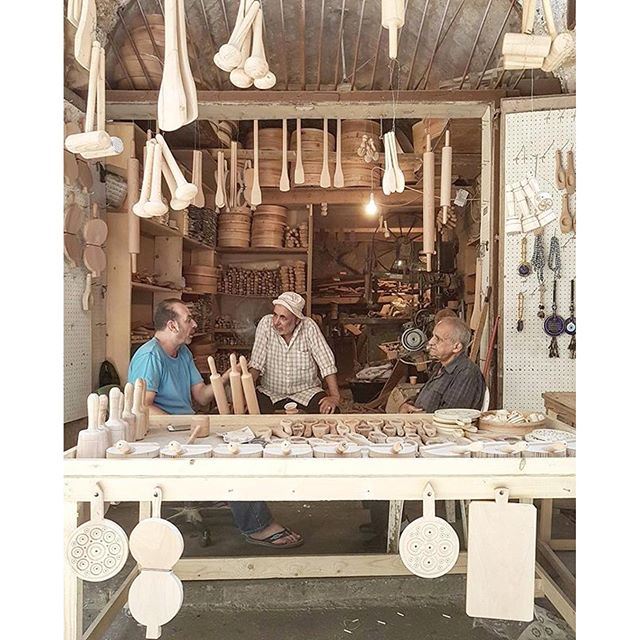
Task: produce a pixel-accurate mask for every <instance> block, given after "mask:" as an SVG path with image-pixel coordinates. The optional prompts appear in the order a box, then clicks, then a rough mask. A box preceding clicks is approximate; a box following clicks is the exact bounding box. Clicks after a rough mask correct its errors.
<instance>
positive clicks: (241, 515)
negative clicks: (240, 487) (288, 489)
mask: <svg viewBox="0 0 640 640" xmlns="http://www.w3.org/2000/svg"><path fill="white" fill-rule="evenodd" d="M229 508H230V509H231V513H232V514H233V520H234V522H235V523H236V527H238V529H240V531H242V533H244V534H245V535H249V534H251V533H256V532H258V531H262V529H264V528H265V527H268V526H269V525H270V524H271V523H272V522H273V516H272V515H271V511H270V510H269V507H268V506H267V503H266V502H263V501H262V500H260V501H255V502H229Z"/></svg>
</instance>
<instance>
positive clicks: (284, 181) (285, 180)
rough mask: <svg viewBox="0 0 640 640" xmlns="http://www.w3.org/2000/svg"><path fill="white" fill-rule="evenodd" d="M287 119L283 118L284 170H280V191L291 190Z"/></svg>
mask: <svg viewBox="0 0 640 640" xmlns="http://www.w3.org/2000/svg"><path fill="white" fill-rule="evenodd" d="M287 134H288V132H287V120H286V118H284V119H283V120H282V171H281V172H280V191H289V189H290V188H291V186H290V184H289V171H288V167H289V163H288V162H287Z"/></svg>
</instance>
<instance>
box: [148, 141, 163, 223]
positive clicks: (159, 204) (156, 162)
mask: <svg viewBox="0 0 640 640" xmlns="http://www.w3.org/2000/svg"><path fill="white" fill-rule="evenodd" d="M167 211H169V207H168V206H167V204H166V203H165V202H164V200H163V199H162V147H161V146H160V145H159V144H157V143H156V145H155V146H154V148H153V165H152V170H151V195H150V196H149V200H148V201H147V202H146V203H145V205H144V213H145V216H146V217H148V218H151V217H153V216H162V215H164V214H165V213H167Z"/></svg>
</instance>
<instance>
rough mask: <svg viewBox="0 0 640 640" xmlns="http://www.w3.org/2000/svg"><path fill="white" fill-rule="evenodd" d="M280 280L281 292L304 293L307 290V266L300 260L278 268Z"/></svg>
mask: <svg viewBox="0 0 640 640" xmlns="http://www.w3.org/2000/svg"><path fill="white" fill-rule="evenodd" d="M280 280H281V281H282V290H283V291H295V292H296V293H304V292H305V291H306V289H307V265H306V264H305V263H304V262H303V261H302V260H296V261H295V262H294V263H293V264H289V265H282V266H281V267H280Z"/></svg>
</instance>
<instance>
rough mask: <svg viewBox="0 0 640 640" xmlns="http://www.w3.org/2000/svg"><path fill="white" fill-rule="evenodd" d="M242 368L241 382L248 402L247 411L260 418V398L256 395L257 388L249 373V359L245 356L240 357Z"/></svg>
mask: <svg viewBox="0 0 640 640" xmlns="http://www.w3.org/2000/svg"><path fill="white" fill-rule="evenodd" d="M240 367H241V368H242V375H241V376H240V381H241V382H242V390H243V392H244V397H245V400H246V401H247V409H248V410H249V413H250V414H251V415H252V416H259V415H260V406H259V405H258V396H257V395H256V388H255V385H254V384H253V376H252V375H251V373H249V367H248V365H247V359H246V358H245V357H244V356H240Z"/></svg>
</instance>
